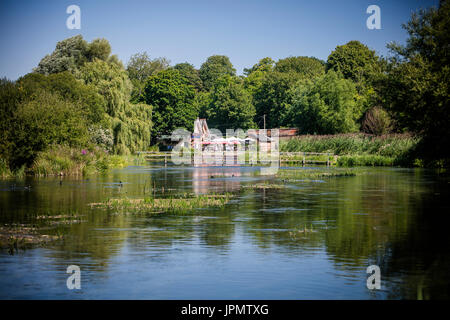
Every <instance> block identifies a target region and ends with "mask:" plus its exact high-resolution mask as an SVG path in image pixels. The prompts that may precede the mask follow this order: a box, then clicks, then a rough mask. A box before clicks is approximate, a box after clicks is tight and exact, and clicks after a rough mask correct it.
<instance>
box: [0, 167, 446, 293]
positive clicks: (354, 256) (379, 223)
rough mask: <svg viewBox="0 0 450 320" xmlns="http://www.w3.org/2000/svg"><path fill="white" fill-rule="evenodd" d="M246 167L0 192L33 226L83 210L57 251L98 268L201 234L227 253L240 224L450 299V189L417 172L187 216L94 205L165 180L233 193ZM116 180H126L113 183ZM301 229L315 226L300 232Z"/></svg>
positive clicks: (5, 213)
mask: <svg viewBox="0 0 450 320" xmlns="http://www.w3.org/2000/svg"><path fill="white" fill-rule="evenodd" d="M239 170H242V169H239V168H225V169H223V168H193V169H192V168H188V169H178V168H176V169H168V170H161V171H157V170H156V171H152V172H151V173H149V172H145V171H144V172H138V173H133V174H124V173H123V172H116V173H113V174H112V175H109V176H105V177H101V176H99V177H96V178H91V179H92V180H89V181H86V180H83V181H79V180H76V179H74V180H70V179H64V181H63V184H62V186H59V179H58V178H55V179H53V180H52V179H44V180H43V181H41V182H39V185H33V181H32V180H31V181H30V182H29V184H31V185H32V190H31V191H29V192H25V191H24V192H1V193H0V197H1V198H0V200H1V202H0V211H1V212H0V213H1V215H0V219H1V221H2V222H4V223H11V222H22V223H23V222H31V223H33V221H36V219H35V218H36V216H38V215H62V214H68V213H75V214H77V215H84V216H83V217H81V218H80V217H76V219H82V220H87V222H85V223H81V224H72V225H68V226H65V227H62V228H61V231H62V232H63V233H64V234H65V235H66V239H65V241H63V242H61V243H58V244H57V245H56V246H54V247H53V248H54V249H56V250H51V251H49V252H50V255H51V256H52V257H54V258H56V259H60V260H61V261H68V260H69V261H72V260H81V259H85V258H86V259H90V260H89V263H90V264H91V265H92V266H94V267H97V268H98V270H103V269H104V267H105V266H107V265H108V263H109V262H110V261H111V257H113V256H114V255H115V254H117V253H118V252H119V251H120V250H122V248H123V247H124V245H126V246H127V250H131V251H132V252H134V253H139V254H141V253H143V254H145V253H146V252H150V253H152V254H151V258H152V259H164V257H166V256H167V255H169V254H171V253H173V251H171V249H173V248H175V247H177V246H178V245H180V246H183V245H184V244H186V243H188V242H194V243H195V242H196V241H199V242H200V245H201V246H206V247H208V248H210V249H211V250H215V251H218V252H220V251H222V250H227V249H229V248H230V247H231V243H232V241H233V238H234V237H236V233H238V232H237V231H242V232H243V236H244V238H243V239H244V241H251V243H252V244H254V245H256V246H258V247H259V248H261V249H262V250H264V251H267V252H271V251H273V250H277V251H279V252H283V254H289V255H299V254H308V253H311V252H314V251H315V250H321V249H322V248H325V250H326V252H327V254H328V256H329V258H330V260H331V261H333V262H334V263H335V264H336V267H337V268H342V269H348V270H350V272H353V271H354V270H355V267H358V268H365V267H366V266H367V265H369V264H378V265H380V267H381V272H382V277H385V278H386V279H395V280H396V281H395V282H389V283H391V285H392V287H391V288H389V292H390V293H391V297H394V298H397V297H400V298H417V297H419V298H421V297H423V298H436V297H437V298H448V297H449V296H450V295H449V284H450V279H449V275H448V270H449V267H450V262H449V261H450V254H449V253H450V252H449V248H448V243H449V241H448V240H449V235H448V231H447V230H446V228H447V226H446V224H445V223H443V221H444V219H442V218H443V215H444V214H447V212H449V210H448V204H447V202H446V200H447V199H445V197H446V196H447V195H448V194H449V193H450V192H449V186H448V184H445V183H443V184H436V185H433V184H427V183H426V182H427V177H422V176H415V175H414V174H412V173H411V172H410V171H407V172H402V171H393V172H389V171H388V170H386V169H383V170H382V172H381V173H380V171H377V170H373V171H370V174H367V175H361V176H356V177H341V178H331V179H328V180H327V181H326V183H318V182H297V183H291V184H289V183H287V185H286V188H281V189H267V190H266V189H263V190H259V189H245V190H243V191H242V192H241V193H240V194H239V197H240V198H238V200H237V201H236V202H235V203H234V204H231V205H228V206H226V207H225V208H223V209H217V208H207V209H198V210H195V211H194V212H192V213H189V214H187V215H184V216H178V215H170V214H166V215H162V216H156V217H146V216H139V217H134V216H127V215H115V214H114V213H113V212H107V211H102V210H97V209H96V210H90V209H89V207H88V206H87V203H90V202H99V201H102V200H104V199H106V198H108V197H112V196H119V195H122V196H128V197H142V196H143V195H144V193H145V192H147V195H148V194H149V193H150V192H152V191H151V190H152V188H153V187H156V188H157V193H158V194H159V193H160V192H162V191H161V189H162V188H163V187H164V188H165V190H166V192H172V191H170V190H172V189H174V191H173V192H174V193H178V192H192V191H194V192H197V193H209V192H220V191H234V190H237V189H238V188H239V187H240V183H242V182H241V181H242V180H243V179H242V180H240V179H239V178H238V177H239V172H240V171H239ZM420 172H423V171H417V173H416V174H420ZM241 174H243V175H245V174H246V173H245V172H244V173H242V171H241ZM233 175H234V177H233ZM211 176H213V178H212V177H211ZM241 177H242V176H241ZM433 180H434V178H432V179H431V180H430V181H433ZM118 181H122V182H123V187H121V188H119V187H118V186H117V185H115V184H113V183H114V182H115V183H117V182H118ZM267 182H268V183H273V182H275V181H272V180H270V181H269V180H268V181H267ZM279 182H280V183H282V182H281V181H279ZM250 183H251V182H250ZM27 184H28V182H27ZM303 228H306V229H308V230H311V229H312V230H313V232H301V231H302V229H303ZM293 234H294V236H293ZM155 248H156V250H155ZM155 251H157V254H154V252H155ZM386 283H387V282H386ZM392 283H394V284H392Z"/></svg>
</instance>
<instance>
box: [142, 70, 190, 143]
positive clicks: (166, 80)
mask: <svg viewBox="0 0 450 320" xmlns="http://www.w3.org/2000/svg"><path fill="white" fill-rule="evenodd" d="M194 97H195V90H194V87H192V86H191V85H189V83H188V81H187V79H186V78H185V77H183V76H182V75H181V74H180V72H179V71H178V70H175V69H167V70H164V71H161V72H159V73H157V74H155V75H153V76H151V77H149V78H148V79H147V82H146V85H145V101H146V102H147V104H150V105H152V106H153V116H152V119H153V123H154V127H153V128H154V130H153V132H152V137H153V140H154V141H156V138H157V137H159V136H161V135H170V134H171V133H172V131H173V130H174V129H176V128H180V127H182V128H186V129H188V130H192V129H193V125H194V120H195V118H196V117H197V116H198V110H197V109H196V108H195V105H194V103H193V102H194Z"/></svg>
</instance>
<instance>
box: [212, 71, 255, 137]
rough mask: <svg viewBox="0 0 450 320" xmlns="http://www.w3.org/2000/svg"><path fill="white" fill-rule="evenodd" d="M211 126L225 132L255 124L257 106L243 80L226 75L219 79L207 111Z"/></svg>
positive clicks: (250, 126)
mask: <svg viewBox="0 0 450 320" xmlns="http://www.w3.org/2000/svg"><path fill="white" fill-rule="evenodd" d="M206 114H207V118H208V122H209V125H210V127H212V128H217V129H219V130H221V131H222V132H223V133H224V134H225V132H226V131H225V130H226V129H238V128H240V129H244V130H245V129H248V128H252V127H254V126H255V124H254V122H253V118H254V116H255V107H254V106H253V104H252V99H251V96H250V94H249V93H248V92H247V91H246V90H245V89H244V86H243V84H242V81H240V80H239V79H237V78H235V77H231V76H224V77H222V78H220V79H218V80H217V83H216V85H215V87H214V90H213V91H212V93H211V101H210V104H209V108H208V109H207V111H206Z"/></svg>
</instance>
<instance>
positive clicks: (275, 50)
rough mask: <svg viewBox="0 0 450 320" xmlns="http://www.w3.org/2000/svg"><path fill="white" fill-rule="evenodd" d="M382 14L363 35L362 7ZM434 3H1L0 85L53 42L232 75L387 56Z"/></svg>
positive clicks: (141, 0)
mask: <svg viewBox="0 0 450 320" xmlns="http://www.w3.org/2000/svg"><path fill="white" fill-rule="evenodd" d="M71 4H76V5H78V6H80V8H81V30H69V29H67V28H66V20H67V18H68V16H69V15H68V14H67V13H66V8H67V7H68V6H69V5H71ZM371 4H375V5H378V6H379V7H380V9H381V27H382V28H381V30H369V29H367V27H366V20H367V18H368V17H369V14H367V13H366V9H367V7H368V6H369V5H371ZM437 4H438V0H413V1H376V0H370V1H364V0H342V1H325V0H308V1H303V0H296V1H294V0H278V1H275V0H273V1H272V0H271V1H269V0H267V1H266V0H249V1H246V0H241V1H234V0H226V1H225V0H222V1H216V0H208V1H195V0H190V1H182V0H173V1H172V0H160V1H153V0H146V1H144V0H136V1H134V0H127V1H126V0H123V1H117V0H110V1H100V0H97V1H94V0H86V1H75V0H70V1H64V0H53V1H50V0H48V1H31V0H29V1H21V0H15V1H5V0H1V1H0V39H1V50H0V77H5V76H6V77H7V78H9V79H12V80H15V79H17V78H18V77H20V76H22V75H24V74H26V73H28V72H30V71H31V70H32V68H33V67H35V66H36V65H37V64H38V63H39V61H40V59H41V58H42V57H43V56H45V55H46V54H48V53H50V52H52V51H53V49H54V48H55V45H56V42H57V41H60V40H63V39H65V38H68V37H71V36H74V35H77V34H81V35H83V37H84V38H85V39H86V40H88V41H91V40H93V39H95V38H106V39H108V40H109V42H110V43H111V46H112V51H113V53H114V54H117V55H118V56H119V58H120V59H121V60H122V61H123V62H124V63H126V62H127V61H128V59H129V57H130V55H132V54H133V53H136V52H143V51H147V52H148V53H149V54H150V56H151V57H152V58H156V57H162V56H164V57H167V58H168V59H169V60H170V61H171V64H172V65H174V64H176V63H179V62H185V61H187V62H189V63H192V64H193V65H194V66H195V67H197V68H199V67H200V65H201V64H202V63H203V62H204V61H205V60H206V58H207V57H208V56H211V55H213V54H224V55H227V56H229V57H230V60H231V62H232V63H233V64H234V66H235V68H236V69H237V71H238V74H241V73H242V70H243V68H246V67H251V66H252V65H253V64H255V63H256V62H258V60H259V59H261V58H264V57H271V58H272V59H274V60H278V59H280V58H285V57H288V56H315V57H317V58H320V59H323V60H326V59H327V57H328V55H329V54H330V52H331V51H332V50H333V49H334V48H335V47H336V46H337V45H341V44H345V43H346V42H348V41H350V40H359V41H361V42H363V43H364V44H366V45H367V46H369V47H370V48H371V49H374V50H376V51H377V53H378V54H382V55H386V54H387V50H386V43H387V42H390V41H397V42H400V43H403V42H404V41H405V39H406V32H405V31H404V30H403V29H402V28H401V24H402V23H405V22H407V21H408V20H409V17H410V15H411V12H413V11H415V10H417V9H418V8H425V7H429V6H431V5H437Z"/></svg>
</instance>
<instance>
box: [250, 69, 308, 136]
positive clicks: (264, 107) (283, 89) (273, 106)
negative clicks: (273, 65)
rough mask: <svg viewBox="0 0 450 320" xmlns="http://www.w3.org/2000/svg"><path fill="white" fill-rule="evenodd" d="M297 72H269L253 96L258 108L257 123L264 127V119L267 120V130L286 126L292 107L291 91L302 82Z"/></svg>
mask: <svg viewBox="0 0 450 320" xmlns="http://www.w3.org/2000/svg"><path fill="white" fill-rule="evenodd" d="M300 78H301V77H300V76H299V74H298V73H295V72H288V73H282V72H268V73H267V74H266V75H265V76H264V77H263V80H262V83H261V84H260V85H258V88H257V90H256V91H255V93H254V95H253V102H254V105H255V108H256V116H255V122H256V124H258V126H259V127H263V117H264V116H265V119H266V128H279V127H282V126H286V125H287V122H288V120H289V119H287V118H286V116H287V114H288V112H289V109H290V106H291V94H290V89H291V88H292V87H293V86H294V85H295V84H296V83H297V81H299V80H300Z"/></svg>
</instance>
